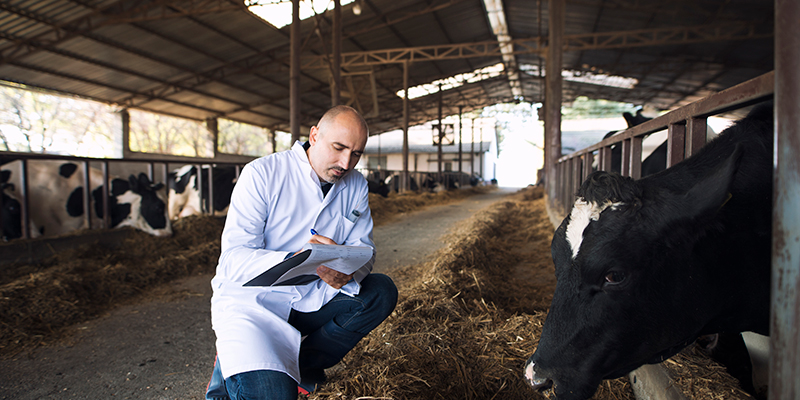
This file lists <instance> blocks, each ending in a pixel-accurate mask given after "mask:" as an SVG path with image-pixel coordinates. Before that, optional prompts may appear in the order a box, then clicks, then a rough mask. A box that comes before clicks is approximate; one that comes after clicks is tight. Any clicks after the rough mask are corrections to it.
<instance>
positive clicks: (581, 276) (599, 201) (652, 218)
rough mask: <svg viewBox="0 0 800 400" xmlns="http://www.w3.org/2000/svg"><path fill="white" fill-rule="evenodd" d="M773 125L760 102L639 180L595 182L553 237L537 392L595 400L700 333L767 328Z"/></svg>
mask: <svg viewBox="0 0 800 400" xmlns="http://www.w3.org/2000/svg"><path fill="white" fill-rule="evenodd" d="M772 121H773V117H772V107H771V104H767V105H762V106H759V107H756V108H754V109H753V110H752V111H751V112H750V113H749V114H748V116H747V117H746V118H744V119H743V120H740V121H738V122H737V123H735V124H734V125H732V126H731V127H730V128H728V129H726V130H725V131H723V133H721V134H720V135H719V136H718V137H717V138H716V139H715V140H713V141H711V142H709V144H707V145H706V146H705V147H703V148H702V149H701V151H700V152H699V153H698V154H696V155H695V156H693V157H690V158H688V159H686V160H684V161H683V162H680V163H678V164H676V165H675V166H673V167H672V168H669V169H666V170H664V171H662V172H660V173H657V174H655V175H652V176H649V177H646V178H643V179H640V180H637V181H635V180H632V179H630V178H625V177H622V176H620V175H618V174H615V173H607V172H595V173H592V174H591V175H589V177H587V179H586V181H585V182H583V184H582V186H581V188H580V189H579V191H578V193H577V200H576V202H575V204H574V207H573V209H572V211H571V213H570V214H569V216H567V217H566V218H565V219H564V221H563V222H562V223H561V225H560V226H559V228H558V229H557V230H556V232H555V234H554V236H553V241H552V246H551V252H552V257H553V261H554V263H555V268H556V277H557V285H556V290H555V294H554V297H553V301H552V305H551V308H550V311H549V313H548V315H547V319H546V320H545V324H544V328H543V331H542V336H541V338H540V341H539V345H538V348H537V350H536V352H535V353H534V354H533V356H531V358H530V359H529V360H528V361H527V363H526V365H525V368H524V377H525V379H526V381H527V382H528V383H529V384H530V385H531V386H532V387H533V388H535V389H539V390H544V389H548V388H552V389H553V391H554V393H555V395H556V397H557V398H558V399H562V400H563V399H585V398H589V397H590V396H591V395H592V394H593V393H594V392H595V390H596V388H597V386H598V385H599V384H600V382H601V381H602V380H604V379H612V378H616V377H620V376H623V375H625V374H627V373H629V372H630V371H632V370H634V369H636V368H638V367H639V366H641V365H643V364H648V363H658V362H661V361H663V360H665V359H667V358H669V357H671V356H672V355H674V354H676V353H677V352H679V351H680V350H681V349H683V348H684V347H686V346H687V345H689V344H691V343H693V342H694V341H695V339H696V338H698V337H699V336H701V335H709V334H716V333H733V334H738V332H743V331H752V332H756V333H759V334H767V333H768V327H769V289H770V248H771V203H772V146H773V145H772V142H773V122H772Z"/></svg>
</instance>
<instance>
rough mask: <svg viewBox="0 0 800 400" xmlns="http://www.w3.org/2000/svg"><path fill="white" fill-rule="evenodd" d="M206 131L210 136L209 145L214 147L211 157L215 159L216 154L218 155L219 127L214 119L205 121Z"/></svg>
mask: <svg viewBox="0 0 800 400" xmlns="http://www.w3.org/2000/svg"><path fill="white" fill-rule="evenodd" d="M206 130H208V134H209V135H211V144H212V146H214V151H213V152H212V157H213V158H217V154H219V125H218V123H217V119H216V118H209V119H207V120H206Z"/></svg>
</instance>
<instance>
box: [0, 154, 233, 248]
mask: <svg viewBox="0 0 800 400" xmlns="http://www.w3.org/2000/svg"><path fill="white" fill-rule="evenodd" d="M32 160H33V161H34V162H35V160H60V161H64V162H73V163H76V164H78V165H81V167H82V180H83V211H84V212H83V218H84V225H85V226H86V227H88V228H89V229H91V228H93V225H92V215H93V213H92V212H91V211H92V210H91V201H92V196H91V191H92V190H93V189H96V187H92V185H91V182H90V173H89V170H90V168H95V169H99V170H100V172H101V173H102V174H103V182H105V184H104V185H102V189H101V190H102V199H103V201H102V209H103V224H102V226H103V227H107V226H110V222H111V215H110V213H109V202H108V195H109V183H110V182H111V181H112V178H115V177H116V178H124V179H127V178H128V176H129V174H126V175H125V176H114V175H112V174H111V173H110V172H109V171H110V170H112V169H114V168H113V166H114V165H115V164H120V165H121V164H123V163H124V164H142V165H141V166H140V167H134V168H133V169H138V170H139V171H140V172H142V173H146V175H147V177H148V178H149V179H150V181H151V182H153V183H163V184H164V191H165V196H164V197H165V199H166V201H167V204H166V205H165V206H168V204H169V173H170V172H171V171H173V170H175V169H177V168H179V167H176V166H184V165H194V166H195V168H197V171H198V175H197V176H202V174H201V171H202V169H203V168H205V167H209V166H213V167H218V166H235V168H236V169H235V176H236V177H237V178H238V176H239V172H240V170H241V167H242V166H243V164H244V163H242V162H216V161H214V162H209V160H199V159H197V158H187V159H186V160H185V161H184V160H181V159H179V158H175V157H169V158H168V159H164V158H158V157H153V158H146V157H137V158H135V159H128V158H125V159H112V158H92V157H77V156H64V155H53V154H34V153H17V152H0V162H2V167H0V168H2V169H6V168H7V165H8V163H11V162H14V161H19V162H20V164H19V165H20V166H19V171H18V172H19V174H20V177H19V182H20V187H19V188H15V190H14V193H13V194H14V196H10V197H12V198H15V199H17V200H18V201H19V203H20V219H21V221H20V222H21V228H22V237H21V238H22V239H29V238H30V237H31V230H30V229H31V227H30V214H31V211H32V210H31V199H30V196H29V192H30V188H29V185H30V176H29V168H28V165H29V162H30V161H32ZM156 166H160V167H161V168H160V169H161V171H160V172H161V174H160V176H159V177H155V176H154V175H155V171H156V169H157V168H156ZM208 170H209V172H208V187H207V188H204V187H203V179H197V185H198V188H197V190H198V192H199V193H201V197H202V193H203V190H206V191H207V192H208V199H209V200H208V203H207V206H203V207H202V209H201V212H202V213H203V214H208V213H211V214H212V215H213V211H212V210H214V203H213V202H214V184H213V182H214V180H213V168H208ZM12 173H14V172H12ZM3 190H6V189H5V188H4V189H3ZM2 201H3V199H2V196H0V209H2V207H3V203H2ZM201 204H203V203H202V201H201ZM0 226H3V221H2V215H0Z"/></svg>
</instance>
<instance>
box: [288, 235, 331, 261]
mask: <svg viewBox="0 0 800 400" xmlns="http://www.w3.org/2000/svg"><path fill="white" fill-rule="evenodd" d="M308 243H319V244H339V243H336V242H334V241H333V240H332V239H331V238H329V237H325V236H322V235H311V239H308ZM302 251H303V250H297V251H295V252H294V254H293V255H295V256H296V255H298V254H300V253H301V252H302Z"/></svg>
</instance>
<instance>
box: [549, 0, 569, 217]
mask: <svg viewBox="0 0 800 400" xmlns="http://www.w3.org/2000/svg"><path fill="white" fill-rule="evenodd" d="M548 3H549V4H548V7H549V11H550V18H549V25H550V28H549V33H548V43H549V44H548V46H547V60H546V61H547V65H546V66H545V69H546V72H545V95H544V108H545V119H544V135H545V152H544V170H545V181H544V185H545V192H546V193H547V196H548V199H549V200H548V201H549V202H550V205H554V204H556V203H555V199H556V187H557V185H556V162H557V161H558V158H559V157H561V101H562V100H561V63H562V51H563V47H564V46H563V36H564V0H549V1H548Z"/></svg>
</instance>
